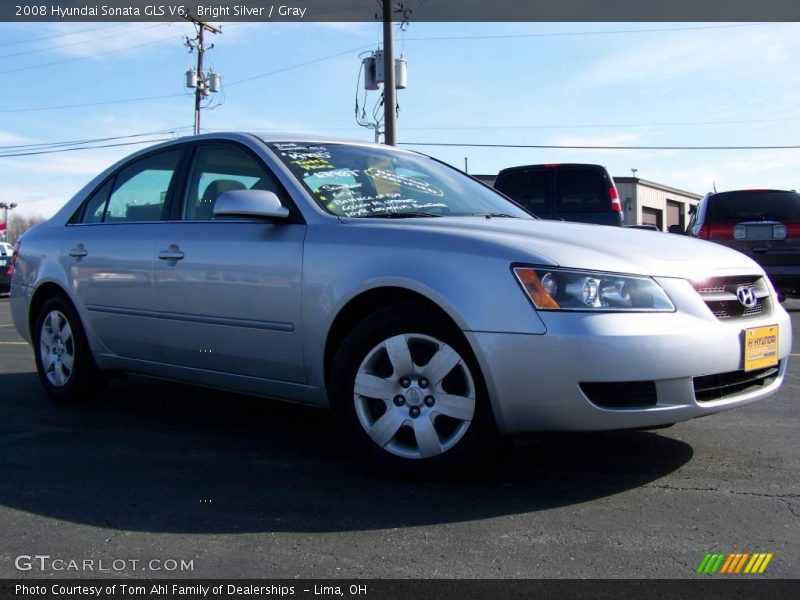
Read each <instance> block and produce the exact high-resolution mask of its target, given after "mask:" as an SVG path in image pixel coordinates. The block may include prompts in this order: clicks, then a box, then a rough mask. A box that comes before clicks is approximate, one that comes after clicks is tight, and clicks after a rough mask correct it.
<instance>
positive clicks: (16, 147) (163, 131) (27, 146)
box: [0, 127, 191, 151]
mask: <svg viewBox="0 0 800 600" xmlns="http://www.w3.org/2000/svg"><path fill="white" fill-rule="evenodd" d="M181 129H191V127H173V128H172V129H160V130H158V131H147V132H144V133H131V134H128V135H118V136H114V137H104V138H93V139H82V140H66V141H61V142H39V143H37V144H16V145H13V146H0V151H2V150H22V149H27V150H31V149H34V148H36V149H43V148H48V147H51V148H52V147H57V146H73V145H80V144H94V143H97V142H110V141H115V140H124V139H131V138H137V137H144V136H148V135H159V134H166V133H170V134H175V133H177V132H178V131H180V130H181Z"/></svg>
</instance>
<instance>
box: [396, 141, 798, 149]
mask: <svg viewBox="0 0 800 600" xmlns="http://www.w3.org/2000/svg"><path fill="white" fill-rule="evenodd" d="M401 144H402V145H404V146H452V147H455V148H533V149H548V150H553V149H556V150H557V149H565V150H796V149H800V145H798V146H792V145H787V146H601V145H574V146H571V145H562V144H463V143H454V142H401Z"/></svg>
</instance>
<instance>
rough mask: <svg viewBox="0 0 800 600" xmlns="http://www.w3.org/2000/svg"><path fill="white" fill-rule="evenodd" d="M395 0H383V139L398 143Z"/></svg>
mask: <svg viewBox="0 0 800 600" xmlns="http://www.w3.org/2000/svg"><path fill="white" fill-rule="evenodd" d="M393 12H394V0H383V111H384V112H383V114H384V119H383V122H384V124H383V131H384V133H383V140H384V143H385V144H387V145H389V146H396V145H397V99H396V95H395V89H394V32H393V30H392V13H393Z"/></svg>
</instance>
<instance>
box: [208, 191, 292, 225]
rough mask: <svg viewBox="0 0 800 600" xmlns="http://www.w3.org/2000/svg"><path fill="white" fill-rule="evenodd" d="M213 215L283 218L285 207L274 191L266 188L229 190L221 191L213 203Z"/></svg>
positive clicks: (286, 215) (285, 215) (286, 210)
mask: <svg viewBox="0 0 800 600" xmlns="http://www.w3.org/2000/svg"><path fill="white" fill-rule="evenodd" d="M214 216H215V217H261V218H264V219H285V218H287V217H288V216H289V209H288V208H286V207H285V206H284V205H283V204H281V201H280V200H279V199H278V196H276V195H275V193H274V192H267V191H266V190H231V191H229V192H223V193H221V194H220V195H219V196H218V197H217V201H216V202H215V203H214Z"/></svg>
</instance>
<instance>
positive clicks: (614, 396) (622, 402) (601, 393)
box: [580, 381, 658, 408]
mask: <svg viewBox="0 0 800 600" xmlns="http://www.w3.org/2000/svg"><path fill="white" fill-rule="evenodd" d="M580 386H581V391H582V392H583V393H584V394H585V395H586V397H587V398H589V400H590V401H591V402H592V404H596V405H597V406H602V407H603V408H646V407H648V406H655V405H656V401H657V400H658V398H657V395H656V384H655V382H654V381H603V382H597V383H581V384H580Z"/></svg>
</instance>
